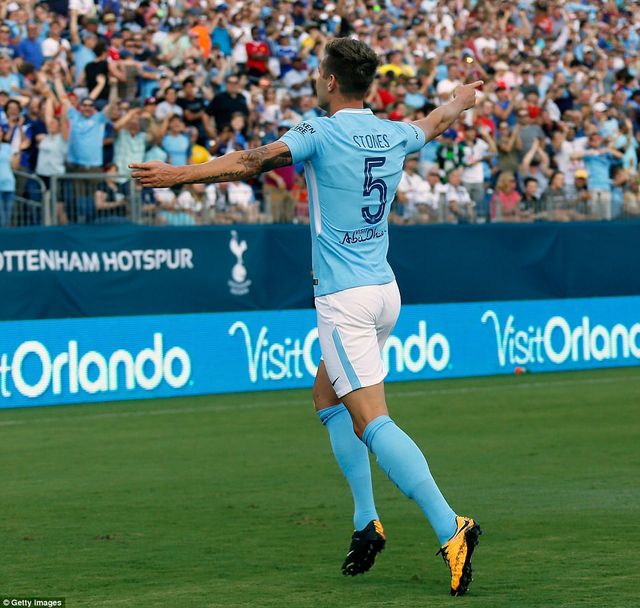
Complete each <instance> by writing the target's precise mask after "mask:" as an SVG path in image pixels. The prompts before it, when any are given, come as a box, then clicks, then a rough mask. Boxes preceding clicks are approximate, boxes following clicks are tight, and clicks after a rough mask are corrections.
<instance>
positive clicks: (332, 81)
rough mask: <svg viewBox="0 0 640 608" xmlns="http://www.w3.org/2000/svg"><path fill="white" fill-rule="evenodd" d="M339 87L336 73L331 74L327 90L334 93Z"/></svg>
mask: <svg viewBox="0 0 640 608" xmlns="http://www.w3.org/2000/svg"><path fill="white" fill-rule="evenodd" d="M337 88H338V81H337V80H336V77H335V74H329V79H328V80H327V90H328V91H329V93H333V92H334V91H335V90H336V89H337Z"/></svg>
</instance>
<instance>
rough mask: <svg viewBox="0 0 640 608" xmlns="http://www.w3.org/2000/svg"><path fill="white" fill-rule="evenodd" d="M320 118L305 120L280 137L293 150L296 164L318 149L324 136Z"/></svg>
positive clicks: (292, 154)
mask: <svg viewBox="0 0 640 608" xmlns="http://www.w3.org/2000/svg"><path fill="white" fill-rule="evenodd" d="M319 120H321V119H314V118H312V119H310V120H303V121H302V122H299V123H298V124H297V125H296V126H295V127H293V128H292V129H289V130H288V131H287V132H286V133H285V134H284V135H283V136H282V137H281V138H280V140H279V141H282V142H284V143H285V144H287V146H288V148H289V150H291V157H292V158H293V162H294V164H295V163H300V162H302V161H305V160H309V159H310V158H311V157H312V156H313V155H314V154H315V153H316V151H317V150H318V148H319V145H320V139H321V137H322V130H321V127H320V124H319Z"/></svg>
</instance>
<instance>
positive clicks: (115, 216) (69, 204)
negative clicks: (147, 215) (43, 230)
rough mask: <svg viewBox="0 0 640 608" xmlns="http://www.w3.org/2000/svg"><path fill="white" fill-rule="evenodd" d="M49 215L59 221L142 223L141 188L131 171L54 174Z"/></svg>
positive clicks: (51, 219)
mask: <svg viewBox="0 0 640 608" xmlns="http://www.w3.org/2000/svg"><path fill="white" fill-rule="evenodd" d="M49 218H50V223H51V224H52V225H58V224H115V223H125V222H132V223H137V224H139V223H141V222H142V199H141V189H140V187H139V186H138V185H137V184H136V183H135V180H133V179H132V178H131V176H130V175H120V174H116V173H64V174H61V175H53V176H52V177H51V183H50V190H49Z"/></svg>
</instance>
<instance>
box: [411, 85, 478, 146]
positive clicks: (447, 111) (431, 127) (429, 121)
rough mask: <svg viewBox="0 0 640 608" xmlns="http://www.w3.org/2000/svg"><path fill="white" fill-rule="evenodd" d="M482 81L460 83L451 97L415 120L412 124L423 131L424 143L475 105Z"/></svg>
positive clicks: (436, 135)
mask: <svg viewBox="0 0 640 608" xmlns="http://www.w3.org/2000/svg"><path fill="white" fill-rule="evenodd" d="M483 84H484V83H483V82H482V80H477V81H476V82H472V83H471V84H465V85H461V86H459V87H457V88H456V90H455V91H454V93H453V95H454V97H453V99H452V100H451V101H450V102H449V103H447V104H445V105H443V106H440V107H439V108H436V109H435V110H434V111H433V112H431V113H430V114H429V116H427V117H426V118H422V119H420V120H416V121H414V122H413V124H414V125H415V126H416V127H419V128H420V129H422V130H423V131H424V137H425V143H426V142H430V141H431V140H432V139H435V138H436V137H438V135H440V134H442V133H444V132H445V131H446V130H447V129H448V128H449V127H450V126H451V125H452V124H453V123H454V122H455V121H456V120H458V116H460V114H462V112H464V111H465V110H468V109H470V108H473V106H475V105H476V89H478V88H479V87H481V86H482V85H483Z"/></svg>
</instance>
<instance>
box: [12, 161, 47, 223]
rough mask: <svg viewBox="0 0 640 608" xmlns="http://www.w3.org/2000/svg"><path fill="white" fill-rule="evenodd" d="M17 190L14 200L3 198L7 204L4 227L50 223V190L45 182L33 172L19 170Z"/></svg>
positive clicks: (16, 175) (15, 173)
mask: <svg viewBox="0 0 640 608" xmlns="http://www.w3.org/2000/svg"><path fill="white" fill-rule="evenodd" d="M14 175H15V177H16V191H15V197H14V198H13V201H11V200H10V199H9V200H7V199H5V200H3V201H2V203H1V204H3V205H5V209H4V214H5V219H4V222H0V223H4V224H5V225H4V226H3V227H6V228H8V227H14V228H20V227H23V226H42V225H50V223H51V221H50V217H49V214H48V212H49V205H48V198H49V191H48V190H47V185H46V184H45V182H44V181H43V180H42V179H41V178H40V177H38V176H37V175H35V174H33V173H27V172H26V171H22V170H17V171H14Z"/></svg>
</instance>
